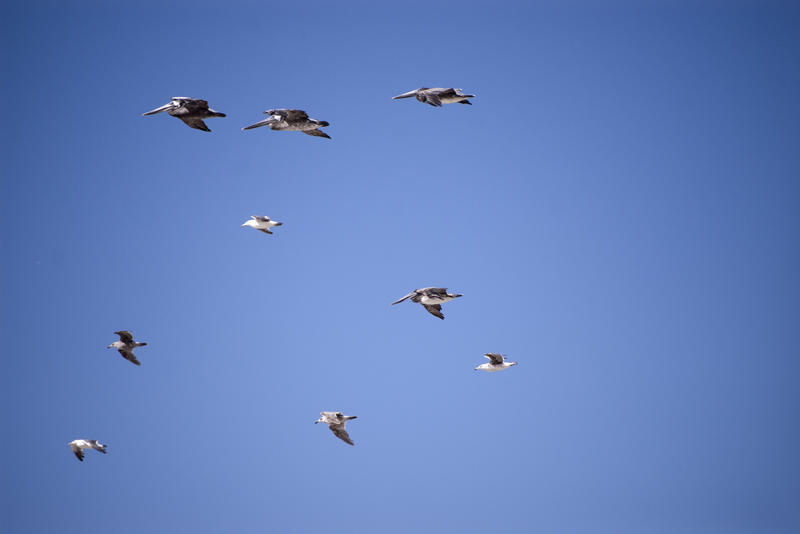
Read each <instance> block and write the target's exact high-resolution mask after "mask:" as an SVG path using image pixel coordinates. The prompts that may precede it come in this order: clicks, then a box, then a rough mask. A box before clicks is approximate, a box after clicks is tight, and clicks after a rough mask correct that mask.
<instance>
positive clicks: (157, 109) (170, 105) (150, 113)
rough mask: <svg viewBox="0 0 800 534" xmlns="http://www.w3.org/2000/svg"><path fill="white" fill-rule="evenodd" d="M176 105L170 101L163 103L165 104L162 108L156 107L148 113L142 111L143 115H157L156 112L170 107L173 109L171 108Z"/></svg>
mask: <svg viewBox="0 0 800 534" xmlns="http://www.w3.org/2000/svg"><path fill="white" fill-rule="evenodd" d="M174 105H175V104H173V103H172V102H170V103H169V104H164V105H163V106H161V107H160V108H156V109H154V110H152V111H148V112H146V113H142V115H143V116H144V115H155V114H156V113H161V112H162V111H167V110H168V109H171V108H172V107H173V106H174Z"/></svg>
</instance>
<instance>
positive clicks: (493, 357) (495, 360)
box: [484, 352, 505, 365]
mask: <svg viewBox="0 0 800 534" xmlns="http://www.w3.org/2000/svg"><path fill="white" fill-rule="evenodd" d="M484 356H485V357H486V358H489V362H490V363H491V364H492V365H501V364H502V363H503V361H504V360H505V358H504V357H503V355H502V354H497V353H496V352H487V353H486V354H484Z"/></svg>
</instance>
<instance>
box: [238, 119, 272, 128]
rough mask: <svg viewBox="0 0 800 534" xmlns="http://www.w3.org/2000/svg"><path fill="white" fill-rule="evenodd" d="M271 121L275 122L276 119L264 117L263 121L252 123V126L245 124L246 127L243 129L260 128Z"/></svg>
mask: <svg viewBox="0 0 800 534" xmlns="http://www.w3.org/2000/svg"><path fill="white" fill-rule="evenodd" d="M271 122H275V119H274V118H272V117H269V118H268V119H264V120H263V121H258V122H257V123H255V124H251V125H250V126H245V127H244V128H242V130H252V129H253V128H260V127H262V126H266V125H267V124H269V123H271Z"/></svg>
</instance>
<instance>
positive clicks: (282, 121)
mask: <svg viewBox="0 0 800 534" xmlns="http://www.w3.org/2000/svg"><path fill="white" fill-rule="evenodd" d="M264 114H265V115H269V117H267V118H266V119H264V120H263V121H258V122H257V123H255V124H251V125H250V126H245V127H244V128H242V130H252V129H253V128H260V127H261V126H269V128H270V130H287V131H290V132H303V133H304V134H308V135H313V136H316V137H325V138H326V139H330V138H331V136H330V135H328V134H326V133H325V132H323V131H322V130H320V128H323V127H325V126H328V125H329V123H328V122H327V121H318V120H316V119H309V118H308V115H307V114H306V112H305V111H303V110H302V109H268V110H267V111H265V112H264Z"/></svg>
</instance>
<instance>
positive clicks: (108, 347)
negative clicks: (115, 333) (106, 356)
mask: <svg viewBox="0 0 800 534" xmlns="http://www.w3.org/2000/svg"><path fill="white" fill-rule="evenodd" d="M113 346H114V345H109V346H107V347H106V348H107V349H110V348H111V347H113Z"/></svg>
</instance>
